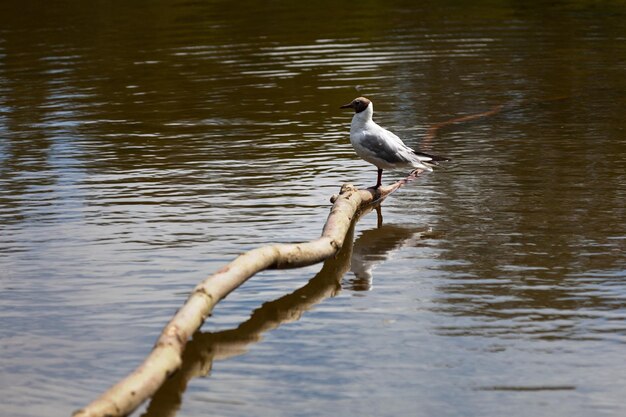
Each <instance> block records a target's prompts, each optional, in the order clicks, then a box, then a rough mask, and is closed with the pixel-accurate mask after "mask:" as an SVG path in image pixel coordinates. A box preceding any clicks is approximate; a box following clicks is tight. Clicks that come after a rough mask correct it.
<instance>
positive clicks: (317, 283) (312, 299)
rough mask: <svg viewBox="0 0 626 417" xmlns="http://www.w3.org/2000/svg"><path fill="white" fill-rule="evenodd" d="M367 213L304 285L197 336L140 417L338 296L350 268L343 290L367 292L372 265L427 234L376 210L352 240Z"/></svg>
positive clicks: (171, 410) (155, 415) (150, 416)
mask: <svg viewBox="0 0 626 417" xmlns="http://www.w3.org/2000/svg"><path fill="white" fill-rule="evenodd" d="M370 210H372V208H370V209H369V210H367V211H364V212H361V213H360V214H359V215H358V216H357V217H355V219H354V220H353V221H352V225H351V226H350V229H349V230H348V233H347V235H346V239H345V244H344V246H343V247H342V248H341V250H340V251H339V253H338V254H337V255H336V256H335V257H333V258H330V259H328V260H327V261H326V262H325V263H324V265H323V267H322V269H321V270H320V272H318V273H317V275H315V277H313V278H312V279H311V280H310V281H309V282H308V283H307V284H306V285H304V286H303V287H301V288H299V289H297V290H296V291H294V292H292V293H290V294H287V295H285V296H283V297H281V298H278V299H276V300H274V301H270V302H267V303H264V304H263V305H262V306H261V307H260V308H258V309H257V310H255V311H254V312H253V313H252V315H251V316H250V318H249V319H248V320H247V321H245V322H243V323H241V324H240V325H239V326H238V327H237V328H235V329H230V330H223V331H219V332H201V331H199V332H196V333H195V334H194V335H193V337H192V339H191V341H189V343H188V344H187V347H186V348H185V352H184V354H183V364H182V366H181V368H180V369H179V371H178V372H177V373H175V374H174V375H173V376H172V377H171V378H170V379H169V380H167V381H166V382H165V384H163V386H162V387H161V388H160V389H159V390H158V391H157V392H156V394H155V395H154V396H153V397H152V399H151V401H150V404H149V405H148V407H147V409H146V411H145V412H144V414H143V415H142V417H172V416H174V415H176V413H177V411H178V409H179V407H180V405H181V403H182V396H183V393H184V392H185V390H186V388H187V384H188V382H189V381H190V380H191V379H192V378H194V377H203V376H206V375H208V374H209V372H210V371H211V368H212V365H213V362H214V361H215V360H224V359H228V358H231V357H233V356H238V355H242V354H244V353H246V352H247V349H248V347H249V346H250V345H251V344H254V343H257V342H259V341H260V340H261V338H262V335H263V333H265V332H267V331H270V330H273V329H276V328H277V327H279V326H280V325H281V324H283V323H289V322H293V321H296V320H298V319H300V317H301V316H302V314H303V313H304V312H305V311H307V310H309V309H310V308H312V307H313V306H315V305H316V304H318V303H320V302H322V301H324V300H325V299H327V298H329V297H334V296H335V295H337V294H338V293H339V291H340V290H341V288H342V284H341V280H342V278H343V276H344V275H345V274H346V272H348V270H350V269H351V270H352V272H353V273H355V276H356V278H355V279H352V280H349V281H348V282H347V284H346V289H351V290H355V291H359V290H364V289H369V288H370V287H371V276H372V275H371V269H372V267H373V266H374V265H375V264H378V263H381V262H383V261H384V260H385V259H387V258H388V254H389V252H391V251H393V250H395V249H398V248H400V247H403V246H406V245H407V244H414V243H415V242H416V240H420V239H423V238H424V237H426V236H427V234H428V233H429V231H428V230H427V229H417V230H416V229H415V228H410V229H409V228H405V227H401V226H394V225H389V226H386V225H383V224H382V214H381V209H380V206H377V207H376V211H377V214H378V225H377V227H376V228H374V229H371V230H366V231H364V232H363V233H362V234H361V236H359V238H358V239H356V241H355V240H354V228H355V225H356V223H357V222H358V220H359V218H360V217H361V216H363V215H365V214H367V212H369V211H370ZM351 264H352V268H351Z"/></svg>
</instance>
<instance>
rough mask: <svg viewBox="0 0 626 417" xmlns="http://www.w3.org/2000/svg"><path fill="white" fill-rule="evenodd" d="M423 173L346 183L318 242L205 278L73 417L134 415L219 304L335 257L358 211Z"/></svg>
mask: <svg viewBox="0 0 626 417" xmlns="http://www.w3.org/2000/svg"><path fill="white" fill-rule="evenodd" d="M421 172H422V171H420V170H416V171H414V172H412V173H411V174H410V175H409V176H408V177H407V178H404V179H402V180H400V181H398V182H396V183H394V184H391V185H389V186H385V187H380V188H378V189H373V188H368V189H365V190H358V189H356V188H355V187H354V186H352V185H350V184H345V185H344V186H343V187H341V192H340V194H339V195H334V196H333V197H332V198H331V202H332V203H333V206H332V208H331V210H330V214H329V216H328V219H327V220H326V223H325V225H324V228H323V230H322V235H321V236H320V237H319V238H318V239H316V240H313V241H310V242H304V243H298V244H276V245H268V246H262V247H260V248H257V249H253V250H251V251H249V252H246V253H244V254H242V255H240V256H239V257H237V258H236V259H235V260H233V261H232V262H230V263H229V264H228V265H226V266H224V267H223V268H222V269H220V270H219V271H217V272H216V273H215V274H213V275H211V276H209V277H208V278H206V279H205V280H204V281H202V282H201V283H200V284H198V285H197V286H196V288H195V289H194V290H193V291H192V293H191V295H190V296H189V298H188V299H187V301H186V302H185V304H183V306H182V307H181V308H180V309H179V310H178V312H177V313H176V315H175V316H174V317H173V318H172V319H171V320H170V322H169V323H168V324H167V325H166V326H165V328H164V329H163V331H162V332H161V335H160V336H159V338H158V340H157V342H156V344H155V346H154V348H153V349H152V351H151V353H150V354H149V355H148V357H147V358H146V359H145V360H144V361H143V363H142V364H141V365H139V367H138V368H137V369H135V370H134V371H133V372H132V373H130V374H129V375H128V376H126V377H125V378H124V379H122V380H121V381H119V382H118V383H117V384H115V385H114V386H112V387H111V388H109V389H108V390H107V391H106V392H104V393H103V394H102V395H101V396H100V397H99V398H97V399H96V400H94V401H93V402H92V403H90V404H89V405H87V406H86V407H85V408H83V409H80V410H78V411H76V412H75V413H74V417H96V416H102V417H104V416H107V417H113V416H126V415H128V414H130V413H132V412H133V411H134V410H135V409H136V408H137V407H139V405H141V404H142V403H143V402H144V401H145V400H146V399H148V398H150V397H151V396H152V395H153V394H154V393H155V392H156V391H157V390H158V389H159V387H160V386H161V385H162V384H163V383H164V382H165V380H166V379H167V378H168V377H169V376H170V375H172V374H173V373H174V372H175V371H176V370H178V369H179V368H180V366H181V363H182V359H181V358H182V355H183V351H184V349H185V345H186V344H187V341H188V340H189V338H190V337H191V335H193V334H194V332H195V331H196V330H197V329H199V328H200V327H201V326H202V324H203V323H204V320H205V319H206V318H207V317H208V316H209V315H210V314H211V311H212V310H213V307H214V306H215V305H216V304H217V303H218V302H219V301H220V300H221V299H223V298H224V297H226V296H227V295H228V294H229V293H230V292H231V291H233V290H234V289H235V288H237V287H239V286H240V285H241V284H243V283H244V282H245V281H246V280H248V279H249V278H250V277H252V276H253V275H254V274H256V273H257V272H260V271H263V270H265V269H270V268H296V267H302V266H307V265H311V264H314V263H318V262H321V261H323V260H325V259H327V258H329V257H331V256H333V255H335V254H336V253H337V252H339V250H340V249H341V247H342V246H343V244H344V238H345V236H346V233H347V232H348V230H349V228H350V224H351V222H352V219H353V218H354V217H355V216H356V215H357V213H358V212H359V211H361V210H363V209H364V208H366V207H368V206H369V205H371V204H372V203H375V202H378V201H381V200H383V199H384V198H386V197H387V196H388V195H390V194H391V193H393V192H394V191H396V190H397V189H398V188H400V187H402V186H403V185H404V184H406V183H407V182H409V181H411V180H413V179H415V178H416V177H417V176H419V174H421Z"/></svg>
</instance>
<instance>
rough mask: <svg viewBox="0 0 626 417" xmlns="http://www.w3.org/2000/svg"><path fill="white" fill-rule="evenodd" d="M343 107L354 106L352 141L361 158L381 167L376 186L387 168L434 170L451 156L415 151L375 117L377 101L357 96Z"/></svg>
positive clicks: (380, 182)
mask: <svg viewBox="0 0 626 417" xmlns="http://www.w3.org/2000/svg"><path fill="white" fill-rule="evenodd" d="M340 108H341V109H348V108H351V109H354V116H353V117H352V123H351V125H350V143H352V147H353V148H354V150H355V151H356V154H357V155H358V156H359V157H360V158H361V159H364V160H365V161H367V162H369V163H370V164H372V165H375V166H376V168H378V180H377V182H376V185H375V186H374V189H378V188H379V187H380V186H381V185H382V178H383V170H384V169H398V168H407V167H412V168H413V169H414V170H417V169H420V170H423V171H432V170H433V169H432V167H433V166H436V165H439V162H442V161H449V160H450V159H449V158H446V157H443V156H437V155H430V154H427V153H424V152H418V151H415V150H413V149H411V148H409V147H408V146H406V145H405V144H404V142H402V140H401V139H400V138H399V137H398V136H396V135H395V134H393V133H392V132H390V131H388V130H387V129H385V128H383V127H381V126H379V125H378V124H377V123H376V122H374V120H373V119H372V116H373V114H374V105H373V104H372V102H371V101H370V100H369V99H367V98H365V97H357V98H355V99H354V100H352V101H351V102H350V103H348V104H344V105H343V106H341V107H340Z"/></svg>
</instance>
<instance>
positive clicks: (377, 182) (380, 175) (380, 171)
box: [374, 168, 383, 188]
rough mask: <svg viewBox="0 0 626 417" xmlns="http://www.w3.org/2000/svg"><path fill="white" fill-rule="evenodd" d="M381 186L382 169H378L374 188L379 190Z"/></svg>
mask: <svg viewBox="0 0 626 417" xmlns="http://www.w3.org/2000/svg"><path fill="white" fill-rule="evenodd" d="M381 185H383V169H382V168H378V181H376V187H374V188H379V187H380V186H381Z"/></svg>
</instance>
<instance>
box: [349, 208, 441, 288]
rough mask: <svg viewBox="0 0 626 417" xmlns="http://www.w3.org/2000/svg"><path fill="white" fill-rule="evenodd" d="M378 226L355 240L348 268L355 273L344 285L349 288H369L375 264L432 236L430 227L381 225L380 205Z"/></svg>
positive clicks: (377, 211) (364, 232)
mask: <svg viewBox="0 0 626 417" xmlns="http://www.w3.org/2000/svg"><path fill="white" fill-rule="evenodd" d="M376 214H377V216H378V221H377V226H376V227H375V228H373V229H369V230H365V231H363V232H362V233H361V234H360V236H359V237H358V238H357V239H356V240H355V241H354V247H353V249H352V262H351V266H350V271H351V272H352V273H353V274H354V276H352V277H350V278H347V279H346V280H345V282H344V284H343V287H344V288H345V289H348V290H352V291H369V290H371V289H372V282H373V275H372V271H373V269H374V268H375V267H376V265H378V264H380V263H382V262H385V261H386V260H387V259H389V258H390V257H391V256H392V254H393V252H395V251H396V250H398V249H400V248H402V247H407V246H418V245H420V241H422V240H423V239H427V238H430V237H433V235H434V233H433V231H432V229H430V228H414V227H406V226H399V225H393V224H383V215H382V210H381V207H380V206H377V207H376Z"/></svg>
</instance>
